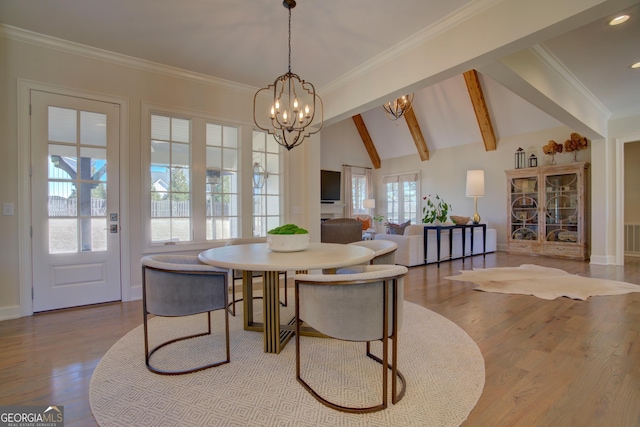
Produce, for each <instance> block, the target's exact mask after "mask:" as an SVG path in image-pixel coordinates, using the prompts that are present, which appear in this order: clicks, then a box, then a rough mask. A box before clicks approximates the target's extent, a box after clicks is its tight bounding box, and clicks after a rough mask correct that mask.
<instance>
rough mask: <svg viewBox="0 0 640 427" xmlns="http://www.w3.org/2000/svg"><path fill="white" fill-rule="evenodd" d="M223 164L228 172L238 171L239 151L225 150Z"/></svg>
mask: <svg viewBox="0 0 640 427" xmlns="http://www.w3.org/2000/svg"><path fill="white" fill-rule="evenodd" d="M222 164H223V166H224V169H226V170H234V171H235V170H238V150H224V151H223V159H222Z"/></svg>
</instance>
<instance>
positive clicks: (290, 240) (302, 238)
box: [267, 224, 309, 252]
mask: <svg viewBox="0 0 640 427" xmlns="http://www.w3.org/2000/svg"><path fill="white" fill-rule="evenodd" d="M308 246H309V232H308V231H307V230H305V229H304V228H301V227H298V226H297V225H295V224H285V225H281V226H280V227H276V228H274V229H272V230H269V231H268V232H267V248H269V249H271V250H272V251H274V252H298V251H303V250H305V249H307V247H308Z"/></svg>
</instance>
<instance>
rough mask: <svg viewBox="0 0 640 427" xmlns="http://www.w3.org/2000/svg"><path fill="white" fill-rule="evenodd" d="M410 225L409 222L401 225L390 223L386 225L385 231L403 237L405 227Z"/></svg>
mask: <svg viewBox="0 0 640 427" xmlns="http://www.w3.org/2000/svg"><path fill="white" fill-rule="evenodd" d="M410 224H411V220H409V221H407V222H404V223H402V224H393V223H391V222H390V223H388V224H387V231H388V232H389V234H399V235H403V234H404V229H405V228H407V226H409V225H410Z"/></svg>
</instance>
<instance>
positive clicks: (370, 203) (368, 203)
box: [362, 199, 376, 209]
mask: <svg viewBox="0 0 640 427" xmlns="http://www.w3.org/2000/svg"><path fill="white" fill-rule="evenodd" d="M362 206H364V208H365V209H375V207H376V199H364V200H363V201H362Z"/></svg>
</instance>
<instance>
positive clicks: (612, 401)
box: [0, 253, 640, 427]
mask: <svg viewBox="0 0 640 427" xmlns="http://www.w3.org/2000/svg"><path fill="white" fill-rule="evenodd" d="M626 263H627V265H626V266H625V267H614V266H592V265H589V264H588V263H586V262H579V261H564V260H557V259H550V258H541V257H528V256H514V255H506V254H505V253H496V254H490V255H487V257H486V259H485V260H483V258H482V257H480V256H476V257H474V258H471V259H467V260H466V261H465V263H464V265H463V263H462V261H460V260H456V261H452V262H446V263H443V264H441V267H440V269H438V268H437V267H436V266H435V265H430V266H428V267H427V268H425V267H414V268H411V269H410V270H409V274H408V276H407V278H406V281H405V299H406V300H407V301H410V302H413V303H416V304H419V305H421V306H424V307H426V308H429V309H430V310H433V311H435V312H437V313H440V314H441V315H443V316H445V317H447V318H448V319H450V320H452V321H453V322H455V323H456V324H458V325H459V326H460V327H462V328H463V329H464V330H465V331H466V332H467V333H468V334H469V335H470V336H471V338H473V339H474V340H475V342H476V343H477V344H478V346H479V347H480V350H481V351H482V354H483V356H484V358H485V368H486V383H485V388H484V391H483V393H482V396H481V397H480V400H479V401H478V404H477V405H476V407H475V408H474V409H473V411H472V412H471V414H470V416H469V419H468V420H467V421H466V422H465V423H464V426H483V427H484V426H492V427H494V426H509V427H511V426H527V427H528V426H545V427H547V426H580V427H583V426H598V427H600V426H616V427H617V426H625V427H626V426H640V340H639V338H640V337H639V334H640V293H633V294H627V295H619V296H610V297H591V298H590V299H588V300H587V301H575V300H570V299H568V298H559V299H556V300H553V301H546V300H541V299H538V298H536V297H533V296H524V295H503V294H493V293H485V292H478V291H473V290H472V285H471V284H467V283H464V282H456V281H449V280H442V278H443V277H445V276H450V275H454V274H457V273H458V271H459V270H462V269H470V268H471V267H502V266H518V265H520V264H539V265H545V266H549V267H556V268H561V269H563V270H565V271H568V272H570V273H576V274H579V275H582V276H590V277H603V278H610V279H613V280H621V281H627V282H631V283H636V284H640V259H631V258H630V259H627V261H626ZM141 323H142V304H141V302H140V301H135V302H126V303H112V304H104V305H98V306H92V307H82V308H75V309H70V310H61V311H55V312H49V313H42V314H37V315H34V316H32V317H25V318H21V319H14V320H7V321H3V322H0V406H4V405H49V404H56V405H64V408H65V421H66V423H65V425H66V426H92V425H93V426H94V425H96V424H95V420H94V419H93V416H92V414H91V409H90V408H89V398H88V395H89V383H90V380H91V375H92V373H93V370H94V368H95V366H96V365H97V364H98V362H99V361H100V359H101V357H102V356H103V355H104V354H105V353H106V351H107V350H108V349H109V348H110V347H111V346H112V345H113V344H114V343H115V342H116V341H117V340H118V339H119V338H120V337H122V336H123V335H125V334H126V333H127V332H129V331H130V330H131V329H133V328H135V327H137V326H139V325H140V324H141Z"/></svg>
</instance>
